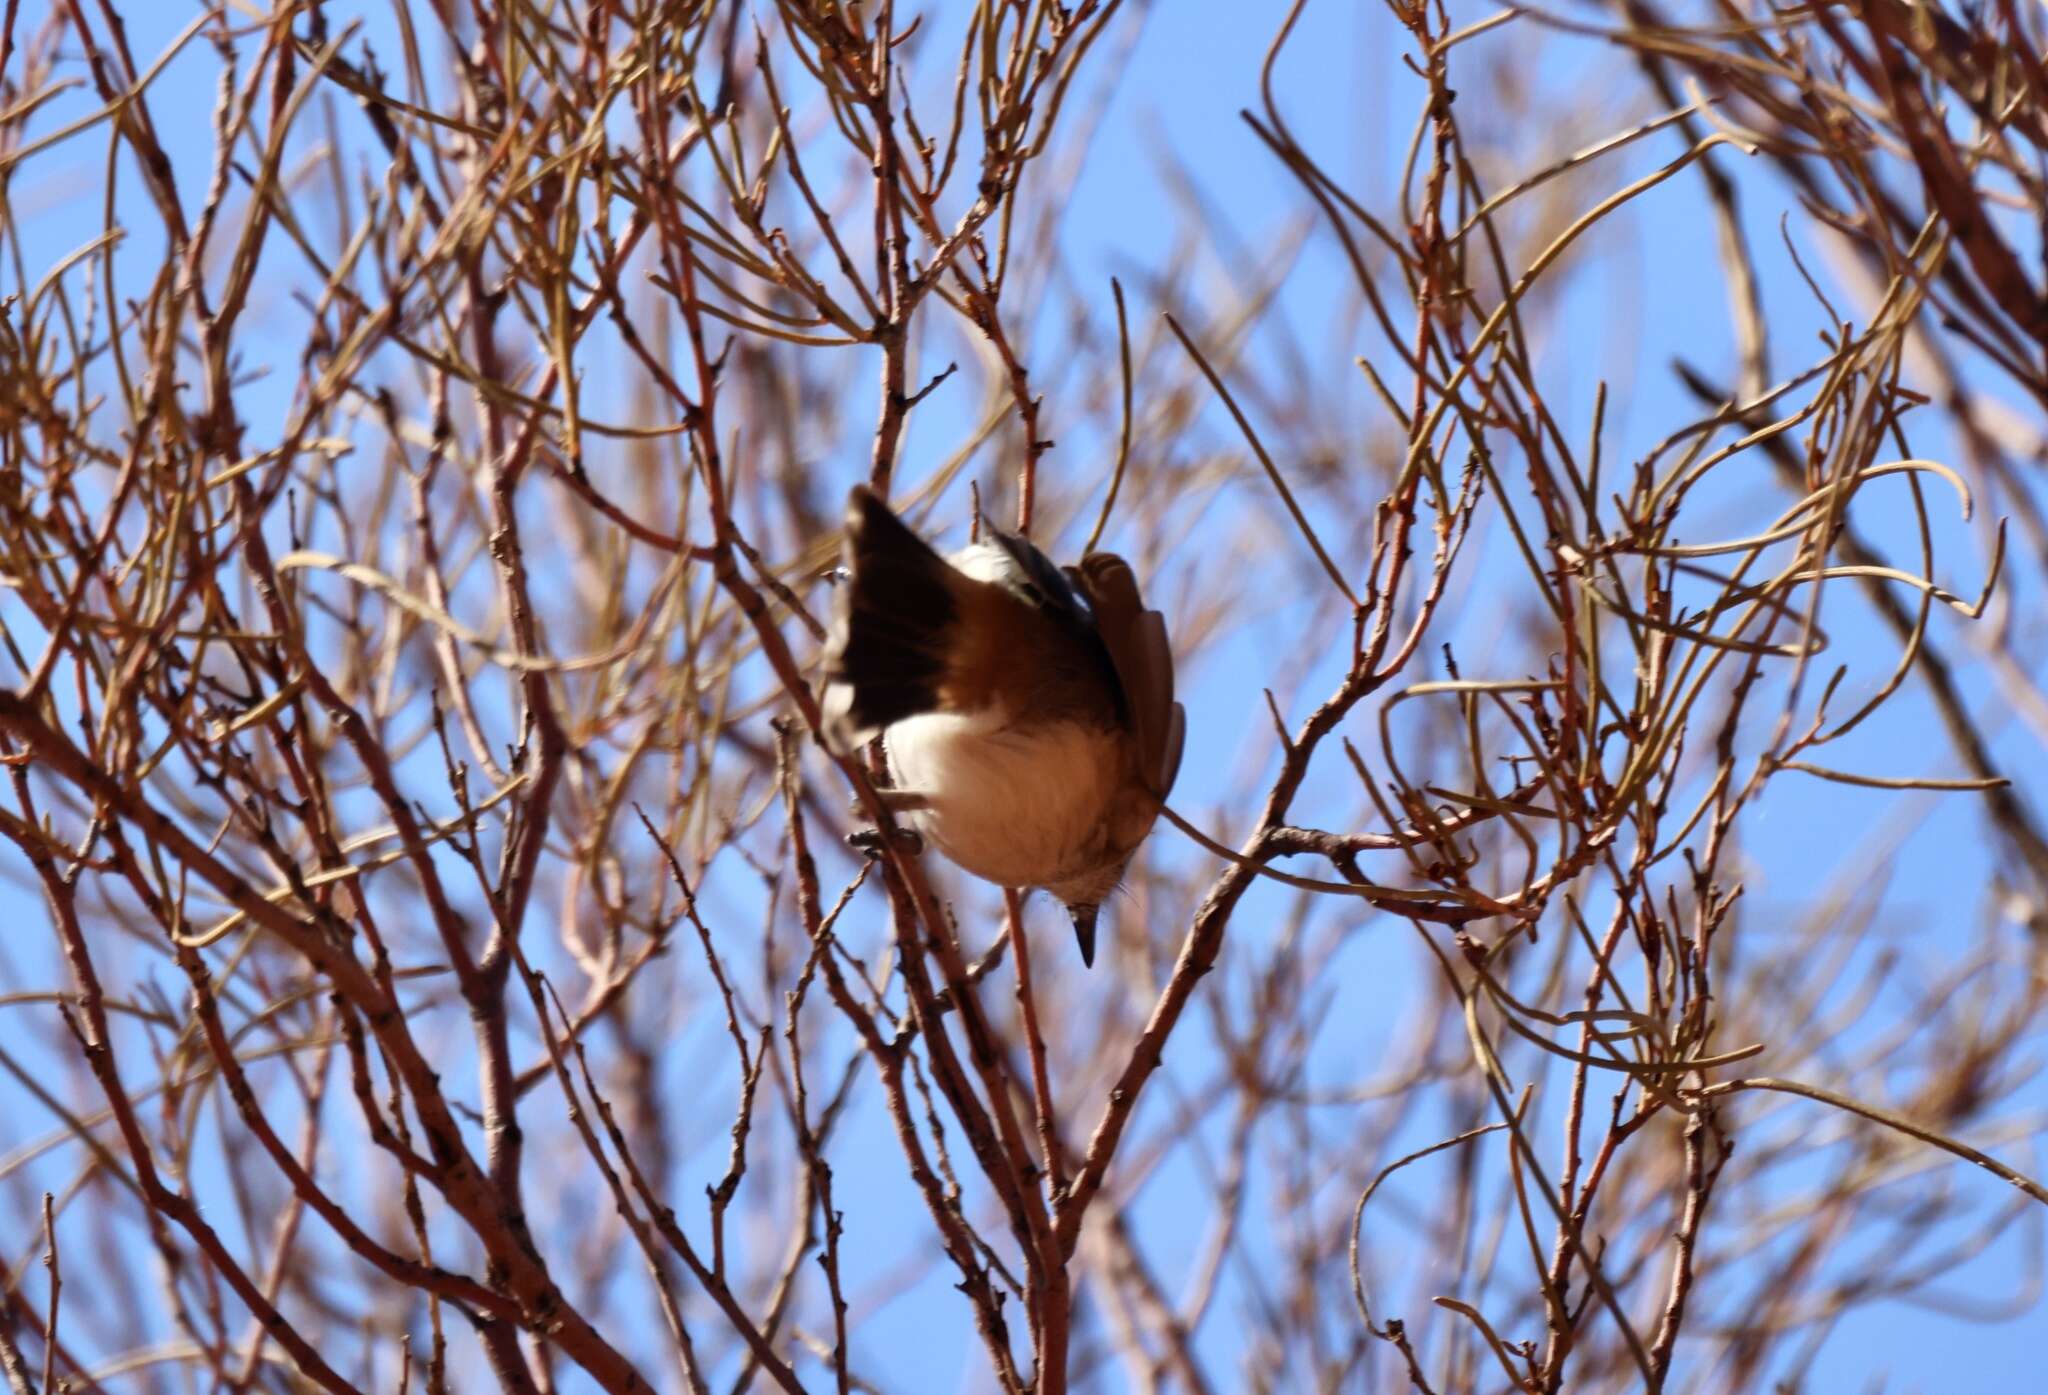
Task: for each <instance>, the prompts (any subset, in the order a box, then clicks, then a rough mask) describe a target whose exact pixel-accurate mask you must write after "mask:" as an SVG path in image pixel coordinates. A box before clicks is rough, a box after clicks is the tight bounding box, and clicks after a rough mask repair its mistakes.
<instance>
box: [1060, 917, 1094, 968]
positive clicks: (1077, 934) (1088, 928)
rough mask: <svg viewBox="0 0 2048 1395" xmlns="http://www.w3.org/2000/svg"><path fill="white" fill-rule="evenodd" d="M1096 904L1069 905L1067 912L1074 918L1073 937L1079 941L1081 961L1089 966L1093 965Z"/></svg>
mask: <svg viewBox="0 0 2048 1395" xmlns="http://www.w3.org/2000/svg"><path fill="white" fill-rule="evenodd" d="M1100 909H1101V908H1100V907H1098V906H1069V907H1067V914H1068V915H1070V916H1072V917H1073V918H1074V938H1075V939H1076V940H1079V941H1080V942H1081V962H1082V963H1083V964H1085V965H1087V966H1088V967H1089V968H1091V969H1092V968H1094V967H1095V913H1096V912H1097V911H1098V910H1100Z"/></svg>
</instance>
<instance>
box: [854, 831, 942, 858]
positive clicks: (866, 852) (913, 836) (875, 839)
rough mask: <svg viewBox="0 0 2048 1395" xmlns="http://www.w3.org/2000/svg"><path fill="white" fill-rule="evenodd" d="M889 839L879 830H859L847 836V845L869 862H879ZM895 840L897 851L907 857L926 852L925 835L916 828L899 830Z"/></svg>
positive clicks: (896, 832)
mask: <svg viewBox="0 0 2048 1395" xmlns="http://www.w3.org/2000/svg"><path fill="white" fill-rule="evenodd" d="M888 837H889V835H887V834H884V833H883V832H882V830H881V829H879V828H857V829H855V830H854V831H853V832H851V833H849V834H847V835H846V845H847V846H848V847H850V848H852V849H853V850H854V851H855V852H857V853H859V854H860V855H861V856H862V857H865V858H867V859H868V860H869V861H878V860H880V858H881V856H882V852H883V845H884V843H885V842H886V840H887V838H888ZM895 840H896V850H897V851H898V852H900V853H903V854H904V855H905V856H907V857H916V856H917V855H918V854H919V853H921V852H923V851H924V835H923V834H921V833H919V832H918V831H917V830H916V829H914V828H899V829H897V830H896V831H895Z"/></svg>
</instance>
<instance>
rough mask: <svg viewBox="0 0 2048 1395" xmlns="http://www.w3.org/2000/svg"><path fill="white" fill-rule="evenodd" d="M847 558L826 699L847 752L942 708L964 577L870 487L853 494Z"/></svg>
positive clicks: (834, 734)
mask: <svg viewBox="0 0 2048 1395" xmlns="http://www.w3.org/2000/svg"><path fill="white" fill-rule="evenodd" d="M845 556H846V569H847V572H848V573H849V576H848V578H847V580H846V582H845V583H844V584H843V585H842V586H841V587H840V589H839V595H838V599H837V601H836V603H835V606H834V614H833V620H832V630H831V634H830V635H829V637H828V638H827V640H826V644H825V692H824V698H823V701H822V703H821V706H822V708H823V713H824V725H825V740H826V742H827V743H828V744H830V745H831V746H832V747H833V749H835V750H839V751H850V750H852V749H854V748H855V747H857V746H858V745H859V744H860V743H861V742H863V741H866V740H867V739H869V738H870V737H872V736H874V735H875V734H876V733H877V732H879V731H880V730H881V729H882V728H884V727H886V726H888V725H889V724H890V723H892V722H900V721H902V720H903V719H904V718H906V717H914V716H917V715H918V714H919V713H921V712H930V711H933V710H935V709H936V708H938V706H939V705H940V694H941V688H942V685H943V684H944V681H945V677H946V660H947V654H948V652H949V649H950V640H951V637H952V632H953V630H954V627H955V626H956V625H957V624H958V622H959V619H960V608H959V604H958V601H957V599H956V595H955V591H956V587H957V585H958V583H959V582H961V581H962V580H964V578H962V577H961V576H960V574H959V573H958V572H957V571H955V570H954V568H953V567H952V566H951V565H950V564H949V563H948V562H947V561H946V559H945V558H943V557H941V556H939V554H938V553H936V552H934V551H932V549H931V548H930V546H928V545H927V544H926V543H925V541H924V539H922V538H920V537H918V536H917V534H915V533H913V532H911V531H910V529H909V528H907V527H905V526H904V523H903V520H902V519H900V518H898V517H897V516H896V515H895V514H894V513H892V512H891V511H890V509H889V506H888V505H887V504H885V503H883V502H882V501H881V499H879V498H878V497H876V495H875V493H874V492H873V491H872V490H870V489H868V488H866V487H865V486H856V487H855V488H854V490H853V493H852V494H851V495H849V496H848V498H847V501H846V549H845Z"/></svg>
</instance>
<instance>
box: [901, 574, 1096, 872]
mask: <svg viewBox="0 0 2048 1395" xmlns="http://www.w3.org/2000/svg"><path fill="white" fill-rule="evenodd" d="M954 565H955V566H958V565H960V564H959V562H958V561H956V562H955V563H954ZM963 570H964V568H963ZM884 740H885V741H886V742H887V744H888V748H889V761H890V764H891V765H893V766H894V767H895V771H896V780H897V784H898V785H899V786H900V787H901V788H903V789H905V790H912V791H915V792H917V793H918V794H921V795H923V796H924V797H925V798H926V799H927V800H928V801H929V807H927V808H924V809H920V810H918V811H917V812H915V813H912V814H909V815H906V816H905V821H906V822H908V823H909V824H910V825H911V826H912V827H914V828H916V829H917V831H918V832H920V833H922V834H923V835H924V836H925V837H926V839H928V840H929V841H930V842H932V843H933V844H935V845H936V846H937V847H938V849H939V851H940V852H942V853H944V854H945V855H946V856H947V857H949V858H951V859H952V860H953V861H954V862H956V863H958V864H959V865H960V866H962V867H964V868H965V869H966V870H968V871H969V872H972V873H974V875H975V876H977V877H982V878H985V879H987V880H988V881H992V882H995V883H996V884H997V885H999V886H1045V885H1047V884H1048V883H1051V882H1059V881H1063V880H1067V879H1070V878H1072V877H1074V876H1076V875H1079V874H1081V873H1084V872H1087V871H1090V870H1093V868H1092V864H1093V863H1095V862H1097V861H1099V860H1100V859H1101V856H1102V851H1103V843H1102V840H1103V825H1104V821H1105V819H1106V817H1107V812H1108V805H1109V800H1110V796H1111V794H1112V793H1113V792H1114V787H1113V780H1114V775H1115V771H1116V768H1117V738H1116V734H1115V733H1113V732H1110V731H1105V730H1102V729H1100V728H1096V727H1086V726H1081V725H1079V724H1077V723H1074V722H1049V723H1045V724H1043V725H1035V726H1031V727H1028V728H1026V729H1024V730H1022V731H1019V730H1017V729H1015V728H1013V727H1010V726H1008V725H1007V723H1006V722H1005V720H1004V719H1003V717H1002V716H1000V715H999V714H998V713H995V712H985V713H978V714H975V715H973V716H962V715H959V714H955V713H947V712H932V713H926V714H924V715H923V716H918V717H909V718H906V719H905V720H903V721H900V722H898V723H896V724H895V725H894V726H892V727H890V728H889V730H888V733H887V735H886V736H885V737H884Z"/></svg>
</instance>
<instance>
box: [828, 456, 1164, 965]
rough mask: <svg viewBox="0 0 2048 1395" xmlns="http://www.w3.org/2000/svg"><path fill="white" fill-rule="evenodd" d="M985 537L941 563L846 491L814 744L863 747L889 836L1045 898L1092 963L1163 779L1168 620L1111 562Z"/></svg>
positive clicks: (993, 533) (892, 518)
mask: <svg viewBox="0 0 2048 1395" xmlns="http://www.w3.org/2000/svg"><path fill="white" fill-rule="evenodd" d="M984 533H985V535H986V540H985V541H983V542H980V543H977V544H975V545H973V546H971V547H968V548H966V549H964V550H962V551H961V552H959V553H957V554H955V555H954V557H953V558H952V559H951V560H950V561H948V560H947V559H945V558H942V557H940V556H939V555H938V553H936V552H934V551H933V550H932V549H931V548H930V547H929V546H927V545H926V544H925V543H924V541H923V540H922V539H920V538H919V537H918V536H917V535H916V534H915V533H913V532H911V531H910V529H909V528H907V527H905V526H904V524H903V522H902V520H901V519H899V518H897V517H896V515H895V514H894V513H892V512H891V511H890V510H889V507H888V505H886V504H884V503H883V502H882V501H881V500H880V499H879V498H878V497H876V496H875V495H874V493H873V492H871V491H869V490H867V489H864V488H857V489H855V490H854V491H853V494H852V496H851V497H850V498H849V499H848V501H847V521H846V546H845V562H846V569H847V572H848V574H849V575H848V580H847V584H846V585H845V586H844V587H843V588H842V589H841V592H840V595H839V600H838V604H837V613H836V615H835V617H834V623H833V628H832V633H831V636H830V638H829V640H828V642H827V646H826V651H825V684H826V686H825V700H824V709H825V737H826V740H827V741H828V742H829V743H830V744H832V745H833V746H834V747H835V748H836V749H839V750H842V751H845V750H851V749H853V748H854V747H855V746H857V745H859V744H860V743H861V742H863V741H865V740H867V739H869V738H871V737H873V736H875V735H877V734H880V735H881V736H882V738H883V743H884V745H885V747H886V748H887V750H888V752H889V758H890V764H891V767H892V769H893V772H894V774H895V777H896V786H895V788H894V789H893V790H891V791H890V793H889V796H888V797H889V799H890V802H891V804H892V806H895V807H896V808H898V809H899V810H900V811H902V813H903V815H904V823H905V825H906V826H907V827H909V828H910V829H912V830H914V831H915V832H917V833H918V834H920V835H922V836H923V837H924V838H925V839H926V840H928V841H929V842H931V843H932V844H933V845H935V846H936V847H937V848H938V849H939V851H941V852H943V853H945V854H946V856H947V857H949V858H951V859H952V860H953V861H954V862H955V863H958V864H959V865H960V866H961V867H963V868H965V869H966V870H967V871H969V872H972V873H974V874H975V875H977V876H980V877H985V878H987V879H988V880H989V881H992V882H996V883H998V884H999V885H1003V886H1016V887H1025V886H1041V887H1044V888H1045V889H1046V890H1048V891H1050V892H1052V893H1053V895H1055V896H1057V897H1058V898H1059V899H1060V900H1061V901H1062V902H1064V903H1065V904H1066V906H1067V909H1068V911H1069V913H1070V914H1071V915H1072V916H1073V920H1074V929H1075V934H1076V936H1077V938H1078V939H1079V941H1080V944H1081V955H1082V958H1083V959H1084V960H1086V961H1088V962H1091V963H1092V962H1093V959H1094V949H1095V945H1094V936H1095V918H1096V913H1097V911H1098V909H1099V908H1100V906H1101V904H1102V900H1103V898H1104V897H1106V896H1107V895H1108V894H1109V893H1110V892H1111V891H1112V890H1114V889H1115V888H1116V886H1117V884H1118V882H1120V881H1121V880H1122V878H1123V873H1124V869H1125V867H1126V866H1128V865H1129V863H1130V859H1131V856H1132V854H1134V853H1135V852H1136V851H1137V848H1138V845H1139V844H1140V843H1142V842H1143V841H1144V839H1145V835H1146V834H1147V833H1149V832H1150V831H1151V828H1152V825H1153V823H1154V821H1155V820H1156V819H1157V818H1158V816H1159V809H1160V805H1161V804H1162V802H1163V801H1164V799H1165V797H1166V795H1167V793H1168V792H1169V791H1170V790H1171V789H1172V786H1173V779H1174V775H1175V773H1176V772H1177V771H1178V769H1179V767H1180V755H1181V745H1182V737H1183V733H1184V730H1185V715H1184V713H1183V712H1182V709H1181V706H1180V704H1179V703H1177V702H1175V701H1174V697H1173V655H1172V651H1171V649H1170V648H1169V647H1168V645H1167V640H1166V622H1165V620H1164V618H1163V617H1162V616H1161V615H1160V614H1159V612H1158V611H1155V610H1147V609H1145V606H1144V602H1143V600H1142V598H1141V597H1140V596H1139V593H1138V585H1137V579H1136V577H1135V576H1134V575H1133V574H1132V572H1131V569H1130V566H1129V564H1127V563H1126V562H1124V560H1123V559H1122V558H1120V557H1117V556H1114V555H1112V554H1110V553H1104V552H1098V553H1090V554H1089V555H1088V556H1087V557H1085V558H1083V559H1082V560H1081V563H1080V565H1079V566H1077V567H1071V568H1066V569H1064V570H1063V569H1061V568H1059V567H1057V566H1054V565H1053V563H1052V562H1051V560H1050V559H1048V558H1047V557H1046V555H1045V554H1044V553H1042V552H1040V551H1039V550H1038V549H1037V548H1036V547H1034V546H1032V544H1031V543H1030V542H1029V541H1028V540H1026V539H1024V538H1022V537H1019V536H1016V535H1014V534H1010V533H1004V532H1000V531H998V530H994V529H986V528H985V529H984Z"/></svg>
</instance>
